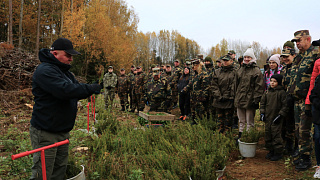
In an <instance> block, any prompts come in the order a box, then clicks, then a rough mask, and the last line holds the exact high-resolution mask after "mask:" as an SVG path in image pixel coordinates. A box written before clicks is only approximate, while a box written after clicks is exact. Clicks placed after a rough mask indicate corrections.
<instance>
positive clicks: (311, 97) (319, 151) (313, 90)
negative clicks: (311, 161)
mask: <svg viewBox="0 0 320 180" xmlns="http://www.w3.org/2000/svg"><path fill="white" fill-rule="evenodd" d="M312 45H313V46H320V39H319V40H317V41H313V42H312ZM318 57H319V56H318ZM319 74H320V58H319V59H317V60H316V62H315V63H314V66H313V71H312V75H311V81H310V88H309V91H308V95H307V98H306V102H305V104H312V116H313V117H312V118H313V126H314V134H313V140H314V149H315V155H316V162H317V165H316V168H317V169H316V172H315V174H314V176H313V177H314V178H320V124H319V116H318V114H319V107H317V104H318V103H317V101H319V98H318V97H317V94H318V93H317V92H319V85H318V84H317V83H319V82H318V81H319V80H318V79H319V77H318V76H319ZM317 77H318V79H317ZM315 97H316V98H315Z"/></svg>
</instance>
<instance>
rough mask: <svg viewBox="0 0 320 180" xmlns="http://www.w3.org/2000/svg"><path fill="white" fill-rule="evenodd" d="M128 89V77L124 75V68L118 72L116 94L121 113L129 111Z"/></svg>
mask: <svg viewBox="0 0 320 180" xmlns="http://www.w3.org/2000/svg"><path fill="white" fill-rule="evenodd" d="M129 88H130V81H129V77H128V76H127V75H126V71H125V69H124V68H122V69H121V70H120V76H119V78H118V84H117V89H116V92H117V93H118V96H119V98H120V104H121V111H125V110H128V109H129V103H128V93H129Z"/></svg>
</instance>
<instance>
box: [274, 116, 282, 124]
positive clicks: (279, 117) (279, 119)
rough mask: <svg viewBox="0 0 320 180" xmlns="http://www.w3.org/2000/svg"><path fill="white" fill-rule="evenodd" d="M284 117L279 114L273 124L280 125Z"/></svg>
mask: <svg viewBox="0 0 320 180" xmlns="http://www.w3.org/2000/svg"><path fill="white" fill-rule="evenodd" d="M281 118H282V116H281V115H280V114H279V115H278V116H277V117H276V118H274V120H273V124H279V123H280V121H281Z"/></svg>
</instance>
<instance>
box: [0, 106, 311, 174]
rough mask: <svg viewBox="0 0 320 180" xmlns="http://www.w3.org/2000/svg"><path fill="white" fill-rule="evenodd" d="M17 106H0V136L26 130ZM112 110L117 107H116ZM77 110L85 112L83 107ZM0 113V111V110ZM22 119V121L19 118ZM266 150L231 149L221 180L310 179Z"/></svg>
mask: <svg viewBox="0 0 320 180" xmlns="http://www.w3.org/2000/svg"><path fill="white" fill-rule="evenodd" d="M17 106H18V108H14V109H11V111H6V109H3V108H5V107H0V108H1V109H3V112H4V111H5V112H7V115H6V116H4V115H0V128H1V131H0V135H1V136H2V135H4V134H6V133H7V129H8V126H9V125H10V124H15V127H17V128H18V130H19V131H21V132H28V131H29V125H30V123H29V120H30V118H31V113H32V109H31V108H30V107H28V106H27V105H21V102H20V104H18V105H17ZM116 109H120V107H119V106H118V107H117V108H116ZM79 113H85V108H83V109H82V110H81V112H79ZM1 114H2V113H1ZM119 114H120V115H119V116H118V120H119V121H131V122H130V123H132V126H135V127H136V126H139V125H138V123H137V115H136V114H135V113H128V112H122V113H119ZM172 114H175V115H177V118H178V115H179V108H176V109H174V110H173V112H172ZM22 119H24V120H22ZM266 154H267V150H265V149H264V140H263V139H261V140H260V141H259V143H258V146H257V151H256V155H255V157H253V158H243V157H241V155H240V153H239V151H235V152H233V153H232V154H231V157H230V158H229V161H228V164H227V167H226V171H225V173H224V176H223V178H222V179H239V180H242V179H243V180H247V179H259V180H260V179H261V180H264V179H272V180H278V179H279V180H280V179H281V180H283V179H312V178H313V174H314V172H315V169H314V168H310V169H309V170H308V171H304V172H297V171H295V170H294V166H293V165H292V162H290V161H292V159H291V160H289V157H285V158H283V159H282V160H280V161H276V162H272V161H269V160H266V159H265V155H266ZM5 155H8V154H7V153H4V150H3V149H1V147H0V156H5ZM313 164H315V157H314V154H313Z"/></svg>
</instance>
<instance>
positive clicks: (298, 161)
mask: <svg viewBox="0 0 320 180" xmlns="http://www.w3.org/2000/svg"><path fill="white" fill-rule="evenodd" d="M300 161H302V157H301V156H299V157H298V159H296V160H293V164H294V165H295V166H296V165H298V164H299V163H300Z"/></svg>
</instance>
